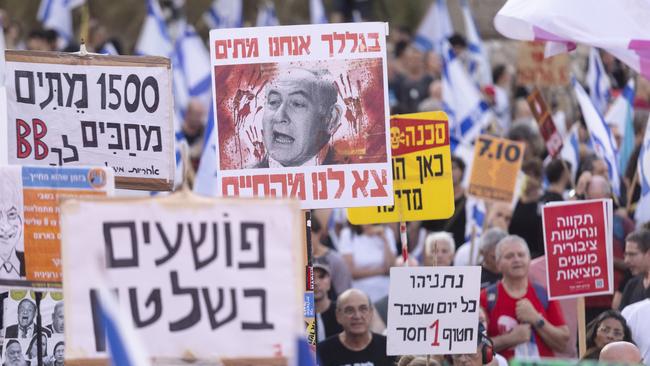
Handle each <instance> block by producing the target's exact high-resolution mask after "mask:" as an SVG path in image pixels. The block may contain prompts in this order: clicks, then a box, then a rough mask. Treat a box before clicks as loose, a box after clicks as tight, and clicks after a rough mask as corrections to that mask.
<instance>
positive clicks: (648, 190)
mask: <svg viewBox="0 0 650 366" xmlns="http://www.w3.org/2000/svg"><path fill="white" fill-rule="evenodd" d="M637 169H638V171H637V174H638V175H639V184H640V185H641V198H639V202H638V203H637V205H636V211H635V213H634V221H635V222H636V227H637V228H640V227H641V226H642V225H643V224H644V223H646V222H648V221H650V119H648V123H647V124H646V128H645V135H644V136H643V143H642V144H641V152H640V153H639V160H638V166H637Z"/></svg>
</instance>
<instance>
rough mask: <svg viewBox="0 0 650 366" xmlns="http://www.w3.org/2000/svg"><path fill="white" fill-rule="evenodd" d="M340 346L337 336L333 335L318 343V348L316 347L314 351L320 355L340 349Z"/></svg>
mask: <svg viewBox="0 0 650 366" xmlns="http://www.w3.org/2000/svg"><path fill="white" fill-rule="evenodd" d="M341 346H342V343H341V341H340V340H339V335H338V334H335V335H333V336H331V337H327V338H325V339H324V340H322V341H321V342H318V346H317V347H316V350H318V352H319V353H320V352H323V351H326V350H332V349H337V348H340V347H341Z"/></svg>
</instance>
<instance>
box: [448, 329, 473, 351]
mask: <svg viewBox="0 0 650 366" xmlns="http://www.w3.org/2000/svg"><path fill="white" fill-rule="evenodd" d="M473 338H474V329H473V328H460V329H459V328H445V329H443V330H442V339H444V340H447V341H449V350H450V351H451V347H452V346H453V344H454V342H467V341H470V340H472V339H473Z"/></svg>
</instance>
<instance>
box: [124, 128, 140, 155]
mask: <svg viewBox="0 0 650 366" xmlns="http://www.w3.org/2000/svg"><path fill="white" fill-rule="evenodd" d="M129 131H133V132H135V133H134V134H133V135H134V136H135V144H136V149H138V151H140V150H142V148H141V147H142V146H141V145H140V125H137V124H133V123H127V124H125V125H124V147H125V148H126V149H127V150H130V149H131V134H130V133H129Z"/></svg>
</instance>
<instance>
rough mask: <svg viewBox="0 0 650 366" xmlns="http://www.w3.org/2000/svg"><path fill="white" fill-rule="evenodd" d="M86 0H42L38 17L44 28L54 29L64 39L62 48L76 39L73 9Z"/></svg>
mask: <svg viewBox="0 0 650 366" xmlns="http://www.w3.org/2000/svg"><path fill="white" fill-rule="evenodd" d="M84 2H85V0H41V5H40V6H39V8H38V13H37V14H36V18H37V19H38V20H39V21H40V22H41V23H42V24H43V28H46V29H54V30H55V31H56V32H57V33H58V34H59V37H60V38H61V39H62V40H63V43H62V45H61V46H63V47H61V48H64V47H65V46H67V45H68V44H69V43H70V42H71V41H72V40H73V39H74V31H73V29H72V10H73V9H74V8H76V7H78V6H80V5H82V4H83V3H84Z"/></svg>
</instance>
